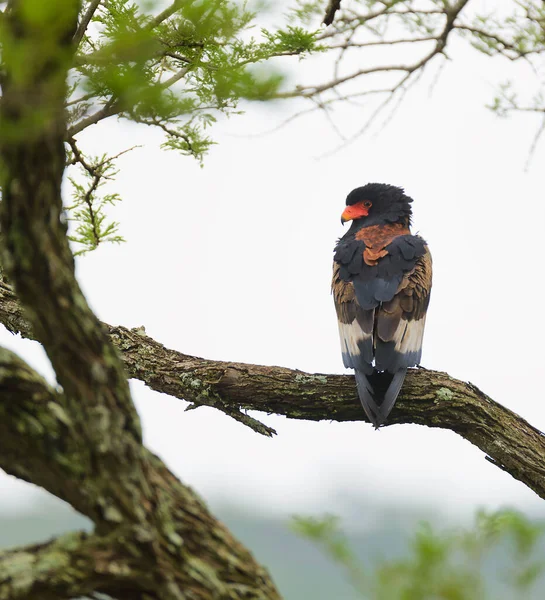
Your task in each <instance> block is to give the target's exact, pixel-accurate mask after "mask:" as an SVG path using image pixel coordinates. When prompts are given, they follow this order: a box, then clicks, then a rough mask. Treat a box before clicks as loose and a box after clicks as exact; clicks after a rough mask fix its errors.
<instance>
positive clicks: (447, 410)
mask: <svg viewBox="0 0 545 600" xmlns="http://www.w3.org/2000/svg"><path fill="white" fill-rule="evenodd" d="M0 321H1V322H2V323H4V324H5V325H6V326H8V328H11V329H10V330H11V331H12V332H14V333H15V332H20V333H21V334H22V335H23V336H25V337H31V338H32V334H31V331H30V328H29V325H28V323H27V322H26V321H25V319H24V316H23V315H22V312H21V308H20V305H19V304H18V303H17V300H16V297H15V295H14V294H13V292H12V291H11V289H10V288H9V286H6V285H3V286H2V285H0ZM105 327H107V328H108V330H109V332H110V337H111V340H112V342H113V343H114V345H115V346H116V347H117V348H118V350H119V351H120V352H121V355H122V358H123V360H124V362H125V368H126V370H127V373H128V375H129V377H131V378H134V379H138V380H140V381H142V382H144V383H145V384H146V385H147V386H149V387H150V388H151V389H152V390H155V391H158V392H162V393H164V394H168V395H169V396H174V397H176V398H180V399H181V400H186V401H188V402H190V403H191V405H190V406H189V407H188V408H197V407H198V406H211V407H214V408H216V409H218V410H221V411H222V412H224V413H226V414H227V415H229V416H231V417H234V418H235V419H237V420H239V421H241V422H243V423H244V424H245V425H248V426H249V427H252V428H253V429H254V430H255V431H257V432H258V433H262V434H265V435H273V434H274V433H275V431H274V430H273V429H272V428H270V427H268V426H266V425H264V424H263V423H260V422H259V421H258V420H257V419H255V418H254V417H251V416H250V415H246V414H245V413H244V411H245V410H256V411H261V412H265V413H268V414H276V415H283V416H286V417H288V418H291V419H304V420H308V421H322V420H327V421H366V420H367V419H366V417H365V414H364V413H363V410H362V408H361V406H360V403H359V400H358V396H357V392H356V384H355V381H354V377H353V376H352V375H326V374H319V373H318V374H311V373H304V372H303V371H297V370H292V369H286V368H283V367H266V366H260V365H251V364H243V363H232V362H222V361H213V360H206V359H203V358H199V357H196V356H190V355H187V354H183V353H181V352H177V351H176V350H170V349H168V348H165V347H164V346H163V345H162V344H160V343H159V342H157V341H155V340H154V339H152V338H150V337H148V336H147V335H146V334H145V332H144V330H143V329H142V328H136V329H127V328H126V327H112V326H106V325H105ZM401 423H416V424H418V425H426V426H428V427H438V428H441V429H449V430H451V431H454V432H455V433H457V434H458V435H460V436H461V437H463V438H465V439H466V440H468V441H469V442H471V443H472V444H474V445H475V446H477V447H478V448H480V449H481V450H482V451H483V452H484V453H485V455H486V458H487V460H489V461H490V462H492V463H493V464H495V465H496V466H498V467H499V468H501V469H503V470H504V471H506V472H507V473H509V474H511V475H512V476H513V477H514V478H515V479H518V480H520V481H522V482H523V483H524V484H525V485H527V486H528V487H529V488H531V489H532V490H534V491H535V492H536V494H538V495H539V496H540V497H541V498H544V499H545V437H544V435H543V433H542V432H541V431H539V430H538V429H536V428H535V427H533V426H532V425H530V424H529V423H528V422H527V421H525V420H524V419H523V418H522V417H520V416H519V415H517V414H516V413H514V412H513V411H511V410H509V409H507V408H505V407H504V406H502V405H501V404H498V403H497V402H495V401H494V400H492V399H491V398H489V397H488V396H487V395H486V394H484V393H483V392H481V391H480V390H479V389H478V388H477V387H475V386H474V385H472V384H471V383H466V382H463V381H459V380H457V379H454V378H452V377H450V376H449V375H448V374H447V373H443V372H440V371H429V370H427V369H410V370H409V373H408V374H407V378H406V380H405V383H404V385H403V388H402V391H401V394H400V396H399V399H398V401H397V403H396V406H395V408H394V410H393V412H392V413H391V415H390V417H389V420H388V425H394V424H401Z"/></svg>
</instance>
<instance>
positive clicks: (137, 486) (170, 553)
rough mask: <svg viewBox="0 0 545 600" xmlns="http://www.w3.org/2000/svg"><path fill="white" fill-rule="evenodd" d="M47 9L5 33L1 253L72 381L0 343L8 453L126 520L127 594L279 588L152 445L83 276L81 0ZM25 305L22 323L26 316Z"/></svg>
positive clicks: (94, 510) (271, 594) (243, 594)
mask: <svg viewBox="0 0 545 600" xmlns="http://www.w3.org/2000/svg"><path fill="white" fill-rule="evenodd" d="M43 7H44V9H43V10H42V11H39V15H38V13H36V16H35V17H34V14H33V18H29V14H30V13H29V12H28V3H26V2H22V1H21V0H12V1H11V2H10V3H9V23H8V25H7V26H6V28H7V31H8V34H9V35H7V36H6V37H5V39H4V38H3V47H2V49H3V58H5V63H4V64H5V69H6V78H5V81H4V82H3V86H2V91H3V94H4V95H3V97H2V103H1V105H0V125H1V128H2V133H3V136H2V137H1V139H0V158H1V159H2V178H3V181H2V184H3V185H2V189H3V197H2V203H1V224H2V242H3V244H2V245H3V251H4V253H3V261H2V264H3V266H5V267H6V271H7V272H8V276H9V277H10V279H11V280H12V281H13V282H14V284H15V286H16V289H17V294H18V297H19V298H20V299H21V302H22V305H23V306H24V308H25V315H26V318H28V321H29V322H30V323H31V327H27V326H25V327H24V329H25V332H26V333H27V334H28V333H30V332H32V333H33V335H35V336H36V339H37V340H38V341H40V342H41V343H42V344H43V346H44V348H45V350H46V352H47V354H48V356H49V358H50V360H51V363H52V366H53V368H54V370H55V373H56V375H57V379H58V381H59V383H60V384H61V385H62V388H63V392H62V394H61V393H57V392H54V391H53V390H51V389H50V388H49V387H48V386H47V385H46V384H45V383H44V382H43V380H41V378H39V377H38V376H37V375H36V373H34V372H33V371H32V370H31V369H29V368H28V366H27V365H26V364H25V363H23V362H22V361H20V360H19V359H18V358H17V357H15V356H14V355H13V354H11V353H9V352H4V353H0V409H1V410H2V411H3V413H4V414H3V415H2V416H3V417H4V418H3V419H0V457H1V458H0V460H1V461H2V462H1V463H0V464H1V465H2V466H3V467H5V468H6V469H7V470H8V471H9V472H13V473H15V474H17V475H18V476H20V477H23V478H25V479H27V480H29V481H32V482H34V483H38V485H43V486H44V487H46V489H49V490H50V491H52V492H53V493H55V494H57V495H58V496H60V497H61V498H63V499H64V500H67V501H68V502H70V503H71V504H72V505H73V506H74V507H75V508H77V509H78V510H80V511H81V512H83V513H84V514H86V515H88V516H90V517H91V518H92V519H93V521H94V523H95V525H96V527H97V532H98V534H99V535H101V536H102V535H104V536H108V537H109V536H110V535H112V536H115V535H116V534H117V533H118V532H119V531H120V528H121V531H122V532H123V533H122V535H120V536H119V537H118V538H116V540H117V542H118V544H117V546H116V547H117V548H119V551H120V555H121V557H122V561H125V564H126V563H127V561H128V562H129V563H130V564H132V562H131V561H133V560H134V559H135V557H136V558H137V561H138V568H135V570H134V574H133V573H132V568H129V569H125V568H124V566H123V564H124V563H123V562H122V563H121V568H122V572H121V573H119V574H116V573H114V572H113V571H112V573H111V575H112V577H115V579H116V582H117V583H118V585H119V588H117V589H120V592H119V593H116V596H117V597H119V598H120V599H123V600H125V598H126V599H127V600H128V599H129V598H131V600H132V599H133V598H136V599H138V600H139V599H140V592H142V598H144V595H143V593H144V592H145V594H146V598H147V599H148V598H149V599H150V600H182V599H183V598H193V599H195V600H210V599H212V598H214V599H217V600H231V599H234V598H262V599H263V600H277V599H278V598H279V595H278V592H277V591H276V589H275V587H274V584H273V583H272V582H271V580H270V578H269V576H268V574H267V573H266V571H265V570H264V569H263V568H262V567H261V566H260V565H258V564H257V563H256V562H255V560H254V559H253V557H252V556H251V554H250V553H249V552H248V551H247V550H246V549H245V548H244V547H243V546H242V545H241V544H240V543H238V542H237V540H236V539H234V538H233V536H232V535H231V534H230V532H229V531H228V530H227V529H225V527H224V526H223V525H222V524H221V523H219V522H218V521H217V520H216V519H215V518H214V517H213V516H212V515H211V514H210V513H209V512H208V510H207V508H206V506H205V505H204V503H203V502H202V501H201V500H199V499H198V498H197V497H196V495H195V494H194V492H192V490H190V489H189V488H187V487H186V486H184V485H182V484H181V483H180V482H179V481H178V480H177V479H176V478H175V477H174V476H173V475H172V474H171V473H170V472H169V471H168V469H167V468H166V467H165V465H164V464H163V463H162V462H161V461H160V460H159V459H158V458H156V457H155V456H153V455H152V454H151V453H149V452H148V451H147V450H146V449H145V448H144V447H143V446H142V443H141V435H140V428H139V420H138V416H137V413H136V410H135V408H134V405H133V403H132V400H131V397H130V393H129V386H128V382H127V374H126V372H125V370H124V366H123V362H122V361H121V360H120V357H119V354H118V352H117V350H116V349H115V347H114V346H113V344H112V343H111V339H110V337H109V336H108V333H107V331H106V330H105V328H104V327H103V325H102V323H100V322H99V321H98V320H97V318H96V317H95V315H94V314H93V313H92V311H91V310H90V308H89V306H88V304H87V302H86V300H85V298H84V296H83V294H82V292H81V290H80V288H79V286H78V283H77V281H76V279H75V276H74V261H73V257H72V254H71V252H70V248H69V246H68V242H67V238H66V224H65V222H64V219H63V207H62V201H61V181H62V176H63V171H64V168H65V164H66V156H65V148H64V140H65V139H66V122H65V119H66V114H65V111H64V100H65V96H66V84H65V80H66V75H67V71H68V68H69V66H70V64H71V60H72V53H73V51H74V48H73V44H72V38H73V35H74V33H75V30H76V16H77V12H78V11H77V9H78V3H77V2H76V0H71V1H70V2H61V3H54V2H53V3H44V4H43ZM37 18H40V19H42V20H43V22H40V23H39V25H40V26H37V21H36V19H37ZM22 42H24V43H22ZM4 50H5V54H4ZM21 52H22V53H23V55H22V56H21ZM22 64H24V66H25V68H24V69H21V68H20V66H21V65H22ZM29 124H30V125H32V126H31V127H29ZM0 295H2V296H5V297H6V298H7V302H6V304H5V305H4V307H3V309H2V310H3V311H6V310H7V309H8V308H10V307H11V308H13V298H10V297H9V296H10V292H9V288H4V287H2V288H0ZM15 312H17V313H18V314H17V315H15V316H14V317H13V319H12V320H10V321H9V324H10V327H11V328H12V329H13V328H14V327H16V326H17V323H21V321H22V320H23V319H24V317H23V315H22V313H21V312H20V311H19V310H18V309H15ZM2 360H3V366H2ZM2 385H3V386H4V387H3V388H2V387H1V386H2ZM33 461H35V463H36V464H34V463H33ZM42 471H43V472H42ZM136 548H138V551H137V550H135V549H136ZM72 558H74V560H77V548H75V549H74V552H73V556H72V554H71V555H70V560H72ZM110 558H111V557H110V556H108V555H107V556H106V560H107V561H108V563H109V564H110ZM17 560H18V559H16V562H17ZM20 560H21V561H22V563H21V575H20V577H21V578H23V581H26V580H27V579H25V578H30V580H33V579H35V576H36V573H34V572H32V566H33V562H32V560H29V559H28V556H27V557H26V558H25V555H24V554H23V558H20ZM67 560H68V559H67ZM8 562H9V561H8ZM111 566H112V568H114V569H115V566H116V561H114V562H113V563H111ZM40 567H41V568H44V565H42V564H41V563H40ZM84 578H89V577H88V574H87V573H85V572H84V573H83V574H82V579H84ZM128 580H130V582H129V581H128ZM150 580H152V583H153V585H149V581H150ZM1 583H6V584H7V583H11V582H1ZM88 584H89V586H91V587H92V585H93V581H89V582H88ZM38 589H39V588H38ZM138 590H139V591H138ZM99 591H100V590H99ZM133 591H134V593H133ZM10 593H11V592H10V590H9V589H8V591H7V592H6V594H7V596H6V597H7V598H10V600H11V596H10ZM47 593H48V592H47V589H46V590H45V592H44V594H43V595H41V596H40V594H35V595H33V596H32V597H34V598H35V597H38V596H40V597H41V598H44V597H46V598H47ZM62 593H64V592H61V594H62ZM23 597H24V596H23ZM28 597H30V596H28Z"/></svg>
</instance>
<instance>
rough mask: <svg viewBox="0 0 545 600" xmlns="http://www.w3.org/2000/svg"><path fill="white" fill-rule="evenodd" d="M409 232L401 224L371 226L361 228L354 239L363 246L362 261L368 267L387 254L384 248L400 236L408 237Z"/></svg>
mask: <svg viewBox="0 0 545 600" xmlns="http://www.w3.org/2000/svg"><path fill="white" fill-rule="evenodd" d="M409 234H410V231H409V228H408V227H407V226H406V225H403V224H402V223H392V224H389V225H372V226H371V227H363V228H362V229H360V230H359V231H358V232H357V233H356V235H355V239H356V240H358V241H361V242H363V243H364V244H365V250H364V251H363V260H364V262H365V264H366V265H369V266H370V267H373V266H375V265H376V264H377V263H378V261H379V259H381V258H383V257H384V256H386V255H387V254H388V251H387V250H386V246H388V244H391V243H392V242H393V241H394V240H395V239H396V238H398V237H399V236H401V235H409Z"/></svg>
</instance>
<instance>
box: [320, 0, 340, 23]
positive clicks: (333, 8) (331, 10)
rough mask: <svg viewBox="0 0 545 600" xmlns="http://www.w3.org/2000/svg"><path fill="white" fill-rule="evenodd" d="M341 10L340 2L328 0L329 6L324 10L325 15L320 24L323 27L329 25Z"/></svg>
mask: <svg viewBox="0 0 545 600" xmlns="http://www.w3.org/2000/svg"><path fill="white" fill-rule="evenodd" d="M340 9H341V0H329V4H328V5H327V8H326V10H325V15H324V19H323V21H322V23H323V24H324V25H331V23H333V21H334V19H335V14H336V13H337V11H338V10H340Z"/></svg>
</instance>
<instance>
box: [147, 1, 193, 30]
mask: <svg viewBox="0 0 545 600" xmlns="http://www.w3.org/2000/svg"><path fill="white" fill-rule="evenodd" d="M184 2H185V0H174V2H173V3H172V4H171V5H170V6H167V7H166V8H165V10H163V11H162V12H160V13H159V14H158V15H157V16H156V17H153V19H151V20H150V21H149V23H148V24H147V25H146V29H148V30H149V29H154V28H155V27H157V26H158V25H160V24H161V23H162V22H163V21H166V20H167V19H168V18H169V17H171V16H172V15H173V14H174V13H176V12H177V11H179V10H180V9H181V8H182V6H183V5H184Z"/></svg>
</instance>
